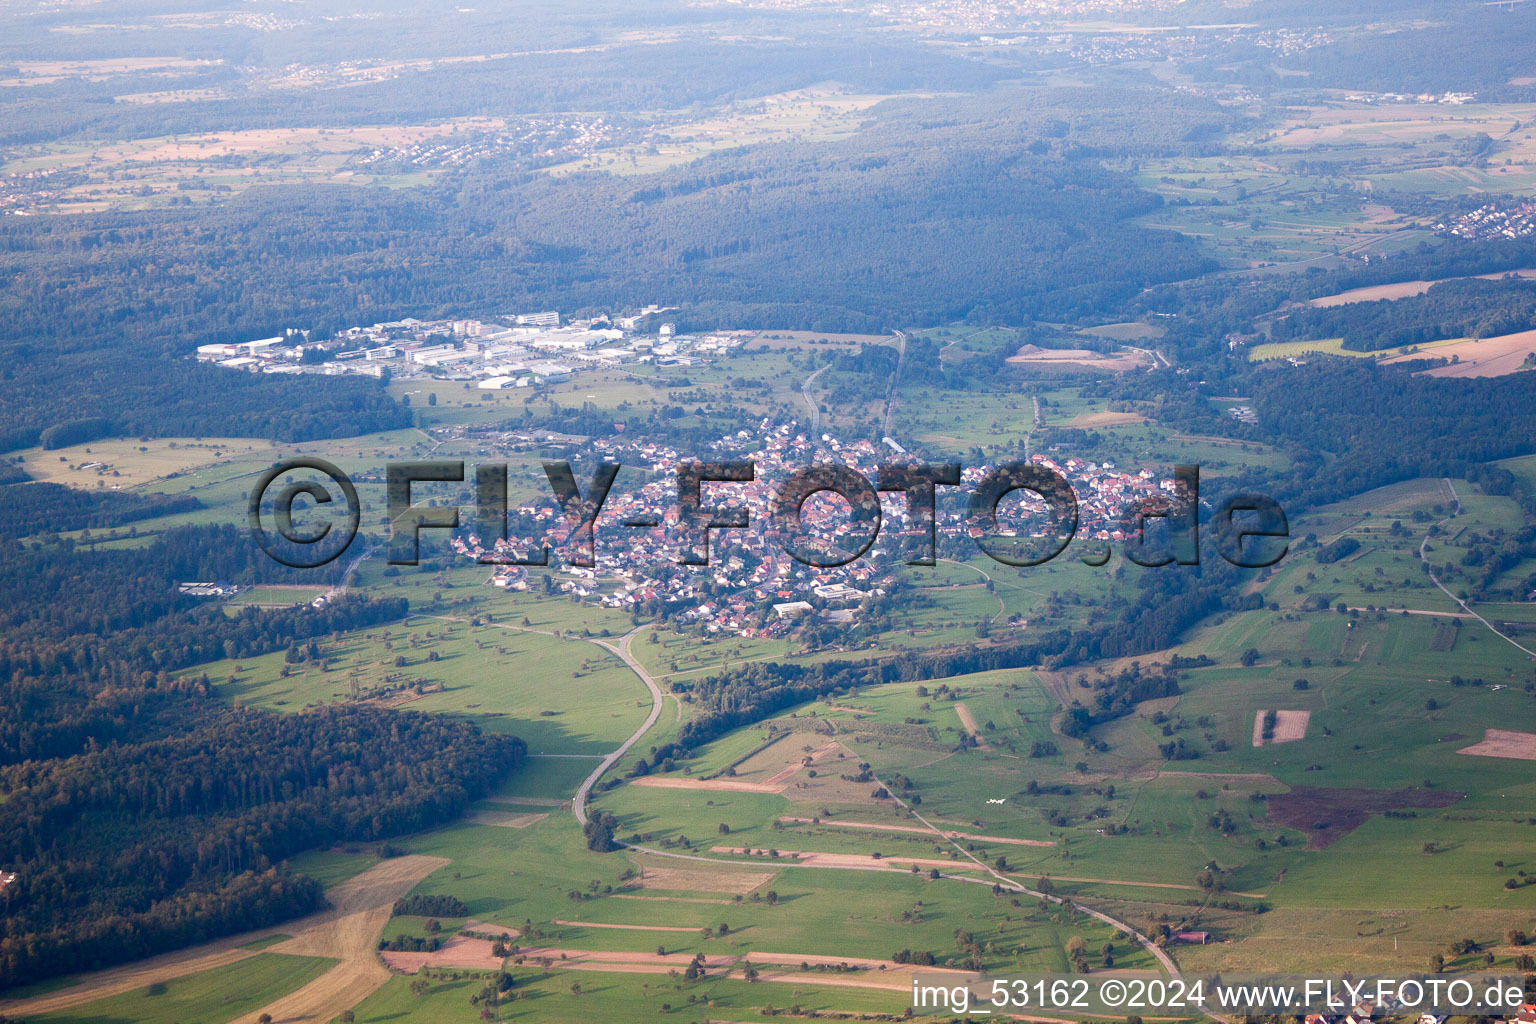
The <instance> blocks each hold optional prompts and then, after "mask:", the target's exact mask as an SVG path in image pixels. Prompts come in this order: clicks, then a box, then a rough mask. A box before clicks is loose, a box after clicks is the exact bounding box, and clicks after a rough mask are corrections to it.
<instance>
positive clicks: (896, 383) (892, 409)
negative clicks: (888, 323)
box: [880, 329, 907, 437]
mask: <svg viewBox="0 0 1536 1024" xmlns="http://www.w3.org/2000/svg"><path fill="white" fill-rule="evenodd" d="M891 333H892V334H894V335H896V372H895V373H893V374H891V389H890V391H888V392H886V395H885V419H884V421H882V423H881V425H880V433H882V434H884V435H885V436H886V437H890V436H891V419H892V417H894V416H895V415H896V391H897V389H898V388H900V387H901V367H902V364H903V363H905V362H906V361H907V336H906V334H905V333H904V332H902V331H897V330H894V329H893V330H892V331H891Z"/></svg>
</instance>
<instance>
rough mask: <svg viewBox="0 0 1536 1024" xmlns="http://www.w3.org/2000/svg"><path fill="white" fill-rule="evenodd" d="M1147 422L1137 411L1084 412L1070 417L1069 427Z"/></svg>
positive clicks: (1118, 425) (1113, 425)
mask: <svg viewBox="0 0 1536 1024" xmlns="http://www.w3.org/2000/svg"><path fill="white" fill-rule="evenodd" d="M1146 422H1149V421H1148V420H1147V418H1146V417H1145V416H1143V415H1142V414H1141V413H1139V412H1085V413H1080V414H1079V415H1077V416H1074V417H1072V419H1071V421H1070V422H1069V423H1067V426H1069V427H1084V428H1088V427H1120V426H1124V425H1126V424H1128V423H1146Z"/></svg>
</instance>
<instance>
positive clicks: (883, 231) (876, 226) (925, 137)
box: [0, 98, 1211, 450]
mask: <svg viewBox="0 0 1536 1024" xmlns="http://www.w3.org/2000/svg"><path fill="white" fill-rule="evenodd" d="M1029 102H1030V103H1033V104H1034V106H1032V107H1030V106H1028V104H1027V103H1026V101H1025V100H1018V101H1017V103H1018V105H1019V106H1020V107H1021V108H1026V112H1025V113H1024V114H1021V115H1020V116H1021V117H1028V118H1033V119H1034V120H1035V121H1037V122H1038V123H1039V127H1038V129H1036V130H1037V131H1038V134H1037V135H1034V136H1033V137H1032V136H1031V134H1030V130H1028V129H1026V131H1025V133H1024V134H1023V135H1021V129H1020V125H1019V124H1018V123H1017V122H1016V121H1011V120H1009V116H1008V115H1007V114H1006V113H998V112H997V111H992V112H991V113H990V114H984V113H983V111H982V110H981V108H979V107H976V106H975V105H970V106H967V105H965V104H952V105H950V106H946V107H942V108H941V107H938V106H936V105H934V104H931V103H930V104H929V105H928V106H926V107H925V106H924V105H923V104H921V103H918V102H916V101H912V102H909V103H906V104H902V105H897V106H895V107H893V109H892V111H891V112H890V114H889V116H886V117H881V118H878V119H875V120H873V121H872V122H871V123H870V124H869V125H868V126H866V127H865V128H864V129H863V130H862V131H861V132H860V133H859V134H857V135H855V136H853V137H851V138H849V139H846V140H842V141H838V142H826V143H815V144H810V143H776V144H769V145H764V146H759V147H755V148H752V149H746V150H729V151H721V152H718V153H716V154H714V155H711V156H709V157H707V158H705V159H703V160H702V161H700V162H698V163H696V164H693V165H688V166H685V167H681V168H676V169H672V170H668V171H663V172H659V173H658V174H656V175H653V176H651V177H650V178H649V179H647V183H646V184H645V185H643V186H641V185H637V184H636V183H634V181H633V180H632V179H629V178H623V177H617V176H613V175H607V174H596V173H580V174H572V175H568V176H565V177H561V178H546V177H530V176H528V175H526V174H521V173H513V172H510V171H504V170H500V169H498V168H496V167H494V166H490V167H477V168H474V169H471V170H469V171H467V172H466V173H465V174H464V175H463V177H462V179H459V180H455V181H453V182H449V183H446V184H445V185H444V186H443V187H442V188H439V189H435V190H413V191H398V192H395V191H388V192H381V191H379V190H370V189H362V188H349V187H346V186H328V187H325V188H318V187H317V188H307V187H300V186H293V187H285V188H282V189H265V190H264V189H252V190H250V191H248V192H246V193H244V194H243V195H241V196H239V197H237V198H233V199H231V200H230V201H229V202H228V203H227V204H225V205H221V206H216V207H196V208H191V209H186V210H178V211H176V212H174V213H173V212H169V211H143V212H126V211H125V212H112V213H102V214H82V215H78V216H72V217H67V218H64V217H36V218H20V217H15V218H0V356H3V357H4V358H5V360H6V362H5V366H6V369H5V371H4V373H3V374H0V410H3V412H0V450H3V449H14V448H19V447H26V446H29V445H32V444H36V443H38V441H39V439H40V438H41V436H42V434H43V432H45V431H47V430H50V429H51V428H54V427H59V428H65V432H64V434H63V436H64V437H67V438H73V439H79V438H81V437H89V436H90V435H91V434H92V433H100V432H102V431H108V430H110V431H112V432H116V433H121V434H127V435H130V436H133V435H142V434H151V435H158V436H178V435H197V434H205V435H225V436H260V437H270V438H275V439H283V440H299V439H310V438H317V437H329V436H337V435H339V434H341V433H351V434H356V433H359V432H367V431H372V430H380V429H388V428H391V427H397V426H403V425H407V424H408V423H409V422H410V416H409V412H408V411H407V410H403V409H400V408H399V407H397V406H396V405H395V404H394V403H392V402H390V401H389V400H388V399H387V397H386V396H385V395H384V394H383V392H382V389H380V388H379V387H378V386H377V385H376V384H373V383H370V382H363V381H358V380H350V381H336V380H325V381H318V380H312V379H309V378H307V377H298V378H284V379H273V378H270V377H266V376H256V377H248V376H246V375H241V374H234V373H228V372H226V371H222V370H219V369H217V368H211V367H204V366H197V365H194V364H192V363H191V362H190V361H188V360H187V359H186V358H185V357H186V356H187V355H189V354H190V353H191V351H192V350H193V349H194V348H195V347H196V346H197V345H200V344H207V343H213V342H230V341H246V340H250V339H252V338H257V337H263V336H267V335H271V334H273V333H275V332H277V331H279V330H281V329H282V328H284V327H289V326H297V325H303V326H306V327H309V328H312V329H315V330H319V331H321V332H326V331H335V330H337V329H340V328H342V327H346V326H350V325H352V324H356V323H359V322H362V323H367V322H372V321H375V320H387V319H394V318H398V317H400V316H404V315H416V316H424V317H425V316H432V315H449V314H450V313H451V314H454V315H474V314H482V315H489V314H494V313H502V312H505V311H506V309H507V308H508V307H509V306H510V307H513V308H516V307H519V306H521V307H528V308H532V307H537V308H559V309H562V310H568V311H571V312H572V313H579V312H580V311H582V310H584V309H603V310H622V309H625V308H633V307H635V306H638V305H641V304H644V303H646V302H653V301H662V302H665V303H668V304H672V305H685V306H690V307H694V308H692V309H691V310H690V316H691V317H692V318H694V319H698V320H700V321H701V322H703V321H704V320H708V325H709V326H710V327H761V326H763V325H764V324H772V325H774V326H778V327H784V328H805V329H819V330H837V329H841V330H860V331H870V330H874V331H879V330H883V329H884V328H885V327H886V326H896V325H902V326H912V325H921V324H931V323H938V322H942V321H945V320H952V319H962V318H967V317H969V318H973V319H980V320H983V321H989V322H990V321H995V322H1020V321H1022V320H1024V319H1026V318H1030V317H1037V316H1038V317H1054V318H1069V317H1077V316H1083V315H1091V314H1094V313H1096V312H1098V311H1099V310H1102V309H1105V308H1109V307H1112V306H1114V305H1116V304H1118V303H1120V302H1123V301H1125V300H1127V299H1129V298H1131V297H1134V296H1136V295H1137V294H1138V293H1140V292H1141V290H1142V289H1143V288H1146V287H1147V286H1149V285H1155V284H1158V283H1161V282H1167V281H1173V280H1178V279H1181V278H1187V277H1189V276H1192V275H1194V274H1198V273H1200V272H1202V271H1204V270H1207V269H1209V268H1210V267H1211V263H1210V261H1209V260H1208V259H1207V258H1206V257H1204V256H1202V255H1200V253H1199V252H1198V250H1197V247H1196V245H1195V243H1194V242H1193V241H1192V240H1191V239H1189V238H1186V237H1184V236H1181V235H1178V234H1175V233H1173V232H1170V231H1159V230H1150V229H1147V228H1143V227H1139V226H1137V225H1136V224H1134V223H1133V220H1134V218H1136V217H1138V216H1140V215H1142V214H1145V213H1148V212H1150V211H1152V210H1154V209H1156V208H1157V206H1158V205H1159V204H1160V202H1161V200H1160V199H1159V198H1158V197H1157V196H1156V195H1154V194H1152V193H1149V192H1146V191H1144V190H1142V189H1139V188H1137V187H1135V185H1134V183H1133V182H1132V181H1131V180H1130V179H1129V178H1128V177H1127V176H1126V175H1124V174H1121V173H1117V172H1113V171H1109V170H1105V169H1104V168H1103V167H1102V166H1101V165H1100V163H1099V161H1098V160H1097V159H1096V158H1095V157H1094V156H1093V155H1092V152H1091V151H1090V150H1088V149H1087V148H1086V147H1084V146H1081V145H1080V144H1079V143H1077V142H1074V141H1073V132H1074V131H1079V130H1081V131H1083V132H1089V129H1088V128H1087V127H1086V126H1084V127H1082V128H1081V129H1079V128H1078V127H1075V126H1074V125H1075V122H1074V121H1073V120H1071V118H1072V116H1073V115H1072V114H1071V112H1070V111H1066V112H1065V113H1066V116H1065V117H1064V118H1056V117H1054V114H1055V113H1060V112H1061V111H1060V109H1059V105H1052V103H1051V102H1046V101H1043V100H1041V99H1039V98H1034V99H1032V100H1030V101H1029ZM941 111H942V112H943V120H942V121H941V122H940V123H938V124H934V123H931V120H930V121H925V120H922V119H921V117H920V115H926V116H927V117H929V118H930V119H931V117H932V115H934V114H937V113H940V112H941ZM1080 119H1081V120H1082V121H1083V122H1084V124H1085V125H1086V122H1087V121H1088V117H1087V115H1086V114H1082V115H1080ZM1054 120H1060V122H1061V125H1062V126H1063V127H1062V128H1061V129H1056V128H1053V127H1052V122H1053V121H1054ZM1156 123H1157V122H1156V121H1155V120H1154V121H1152V122H1151V123H1149V124H1147V125H1144V126H1143V127H1142V128H1141V130H1140V134H1135V135H1132V136H1130V137H1129V138H1130V141H1129V142H1128V143H1127V144H1128V145H1132V144H1134V145H1140V144H1142V143H1141V142H1140V141H1138V140H1142V139H1145V140H1146V144H1148V145H1150V144H1151V143H1152V141H1153V139H1154V136H1155V131H1154V129H1155V126H1156ZM1053 133H1054V134H1053ZM1091 137H1092V135H1091V133H1090V134H1086V135H1084V139H1085V141H1086V140H1087V139H1089V138H1091ZM64 393H68V394H70V395H71V396H72V398H73V399H75V401H73V402H72V403H71V404H70V405H69V406H68V408H69V409H70V410H79V409H89V410H90V415H89V417H88V418H87V417H83V416H81V415H80V414H79V413H77V412H73V411H68V412H66V411H63V409H61V407H60V405H59V403H58V402H57V398H58V396H59V395H60V394H64ZM55 438H56V439H57V438H58V435H55Z"/></svg>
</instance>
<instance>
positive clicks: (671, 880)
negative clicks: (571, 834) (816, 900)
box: [630, 865, 774, 896]
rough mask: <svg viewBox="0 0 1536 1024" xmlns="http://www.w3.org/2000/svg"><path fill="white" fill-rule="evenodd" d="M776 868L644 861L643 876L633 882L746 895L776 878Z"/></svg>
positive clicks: (643, 885) (641, 885) (674, 889)
mask: <svg viewBox="0 0 1536 1024" xmlns="http://www.w3.org/2000/svg"><path fill="white" fill-rule="evenodd" d="M773 876H774V872H772V871H755V870H753V869H752V868H750V867H746V866H745V865H744V866H743V868H730V867H721V868H706V867H697V868H658V867H650V866H648V865H643V866H642V867H641V871H640V877H639V878H638V879H636V880H635V881H634V882H632V883H630V884H631V885H638V887H639V888H642V889H666V890H669V891H672V892H726V893H731V894H732V895H734V894H736V893H740V894H742V895H743V896H745V895H746V894H747V893H749V892H751V891H752V890H753V889H756V888H757V887H758V886H761V885H765V884H767V883H768V882H771V881H772V880H773Z"/></svg>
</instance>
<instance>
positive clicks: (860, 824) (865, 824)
mask: <svg viewBox="0 0 1536 1024" xmlns="http://www.w3.org/2000/svg"><path fill="white" fill-rule="evenodd" d="M779 820H780V821H783V822H788V823H791V824H796V825H812V824H815V825H822V826H826V827H828V828H857V829H869V830H872V831H876V832H915V833H917V834H919V835H925V836H927V835H932V834H933V830H932V829H926V828H918V827H917V826H916V825H881V824H877V823H875V822H872V821H829V820H827V819H825V818H823V819H822V820H820V821H813V820H812V819H810V818H789V817H785V818H780V819H779ZM941 831H942V834H943V836H944V838H945V839H974V840H975V841H976V842H978V843H1007V844H1009V845H1011V846H1055V845H1056V844H1055V843H1054V842H1052V841H1050V840H1047V839H1010V838H1008V837H1007V836H983V835H977V834H976V833H975V832H955V831H952V830H950V831H943V830H941Z"/></svg>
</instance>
